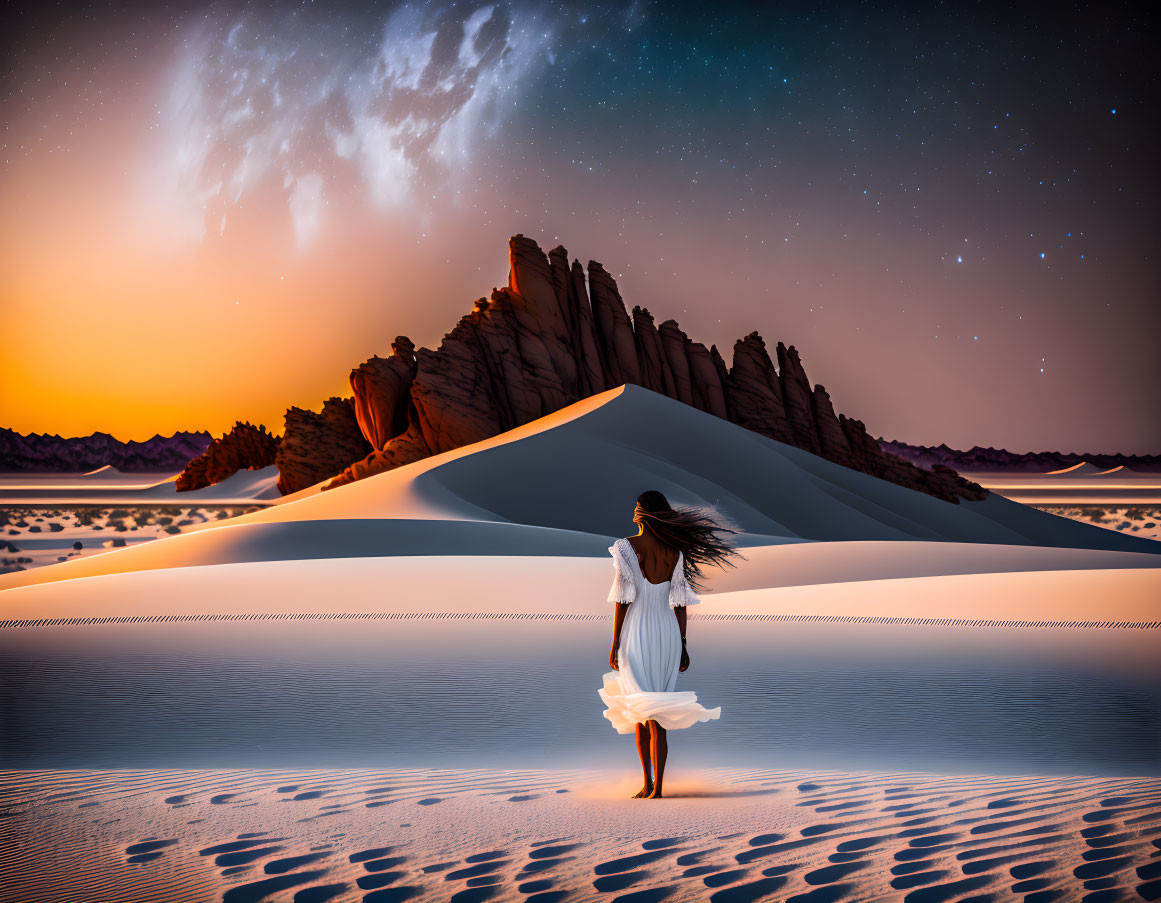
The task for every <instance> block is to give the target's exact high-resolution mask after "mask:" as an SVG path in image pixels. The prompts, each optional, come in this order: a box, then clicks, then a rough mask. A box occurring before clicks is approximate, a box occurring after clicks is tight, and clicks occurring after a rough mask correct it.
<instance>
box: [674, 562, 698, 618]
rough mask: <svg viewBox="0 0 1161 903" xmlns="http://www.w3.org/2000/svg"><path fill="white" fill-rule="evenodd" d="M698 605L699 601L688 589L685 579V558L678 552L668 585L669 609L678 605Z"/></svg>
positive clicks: (687, 582) (691, 590) (690, 589)
mask: <svg viewBox="0 0 1161 903" xmlns="http://www.w3.org/2000/svg"><path fill="white" fill-rule="evenodd" d="M700 603H701V599H699V598H698V597H697V594H696V593H694V591H693V589H692V588H690V585H689V581H688V580H686V579H685V556H684V555H682V554H681V553H680V552H678V553H677V567H675V568H674V569H673V578H672V580H671V582H670V584H669V607H670V608H676V607H677V606H678V605H699V604H700Z"/></svg>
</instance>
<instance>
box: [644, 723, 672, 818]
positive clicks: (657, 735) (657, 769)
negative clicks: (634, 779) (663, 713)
mask: <svg viewBox="0 0 1161 903" xmlns="http://www.w3.org/2000/svg"><path fill="white" fill-rule="evenodd" d="M649 729H650V730H651V731H652V734H653V738H652V739H653V743H652V752H653V774H654V775H656V777H655V778H654V779H653V789H652V790H651V791H650V792H649V794H648V795H647V797H646V798H647V799H651V800H659V799H661V779H662V778H663V777H664V776H665V757H666V755H668V753H669V741H668V740H666V738H665V728H663V727H662V726H661V725H660V724H658V723H657V722H656V721H650V722H649Z"/></svg>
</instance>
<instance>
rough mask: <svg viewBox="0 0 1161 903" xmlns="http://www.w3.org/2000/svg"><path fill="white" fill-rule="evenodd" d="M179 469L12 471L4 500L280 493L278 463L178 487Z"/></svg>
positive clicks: (159, 499)
mask: <svg viewBox="0 0 1161 903" xmlns="http://www.w3.org/2000/svg"><path fill="white" fill-rule="evenodd" d="M177 477H178V475H177V474H168V475H164V476H163V475H159V474H132V473H122V472H121V471H118V470H116V469H115V468H111V467H109V466H108V465H106V466H105V467H103V468H101V469H100V470H98V471H92V472H91V473H89V474H81V475H75V474H71V475H70V474H33V475H30V476H23V475H13V474H9V475H8V476H7V477H5V479H4V481H3V482H0V503H5V502H7V503H17V504H21V505H51V504H53V503H56V504H62V505H63V504H70V505H75V504H86V505H133V504H149V503H152V504H167V503H173V504H190V505H195V504H211V503H217V504H231V503H240V502H248V501H271V500H274V499H278V498H281V494H280V493H279V491H278V485H277V484H278V468H277V467H275V466H274V465H270V466H269V467H264V468H262V469H261V470H240V471H238V472H237V473H235V474H233V475H232V476H230V477H227V478H226V479H225V480H223V481H222V482H220V483H217V484H215V485H213V486H206V487H205V488H204V489H194V490H190V491H188V492H178V491H177V488H176V480H177Z"/></svg>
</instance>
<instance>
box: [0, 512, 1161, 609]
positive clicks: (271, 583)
mask: <svg viewBox="0 0 1161 903" xmlns="http://www.w3.org/2000/svg"><path fill="white" fill-rule="evenodd" d="M525 529H528V528H525ZM159 544H160V543H159V542H155V543H151V544H149V546H147V547H143V548H149V547H155V546H157V545H159ZM923 545H924V544H921V543H917V544H912V546H911V548H910V549H907V550H901V551H902V552H903V553H906V552H910V555H909V556H908V555H907V554H898V555H895V556H893V557H891V558H890V559H888V560H886V561H878V560H876V559H875V557H874V553H873V550H868V549H865V548H862V546H863V544H861V543H825V544H817V546H814V547H812V549H811V550H810V551H811V552H812V555H811V556H810V557H808V558H803V557H800V556H795V555H791V556H790V558H789V566H788V568H787V573H781V569H780V568H779V566H778V562H779V560H780V559H779V557H778V556H779V555H781V554H783V553H784V552H792V553H793V552H798V551H800V550H801V549H800V548H799V547H785V546H783V547H771V548H762V549H750V550H747V551H748V552H760V553H762V554H760V555H757V556H755V558H756V559H757V561H756V565H755V568H754V572H750V571H748V570H739V572H738V573H737V574H736V575H735V576H733V577H731V578H725V577H723V578H720V579H719V581H718V583H719V584H722V585H723V586H722V587H721V588H719V589H718V591H716V592H712V593H706V594H704V595H703V596H702V604H701V605H700V606H698V607H697V608H696V609H691V613H690V618H691V619H694V620H696V619H698V618H702V617H712V618H722V617H727V618H730V617H733V618H738V617H740V618H753V617H755V616H757V617H760V618H775V619H777V618H784V617H803V618H812V617H813V618H835V619H861V618H866V619H876V618H887V619H916V620H919V619H924V618H927V619H934V620H937V621H946V622H952V621H965V622H971V623H983V622H986V621H992V620H1013V621H1024V622H1068V621H1086V622H1092V623H1094V624H1095V623H1099V622H1114V623H1134V624H1147V623H1161V604H1159V603H1158V600H1161V568H1158V567H1156V566H1155V565H1153V566H1150V567H1140V566H1133V565H1134V563H1138V564H1139V563H1140V560H1141V559H1145V560H1146V561H1147V560H1148V559H1149V558H1151V557H1152V556H1136V555H1131V554H1130V553H1109V552H1097V553H1091V554H1092V556H1093V557H1090V558H1089V559H1088V560H1087V562H1086V564H1085V565H1083V566H1082V567H1081V568H1067V567H1060V568H1057V569H1050V570H1038V569H1035V568H1034V567H1032V568H1029V569H1026V570H1025V569H1016V570H1013V571H1010V572H1003V571H998V572H995V573H992V572H989V571H988V570H984V571H981V572H974V573H973V572H972V571H971V568H972V567H973V566H975V567H985V568H986V567H987V566H988V560H987V558H985V557H983V556H980V557H977V558H975V559H974V560H973V559H972V558H971V557H970V556H964V555H962V554H961V555H960V556H959V557H958V559H957V556H956V554H955V552H959V551H962V550H960V549H958V548H956V547H954V546H951V547H949V548H950V549H952V552H953V554H951V555H949V556H948V558H947V559H945V560H944V561H943V562H942V563H939V562H937V561H936V560H933V556H932V554H931V553H930V552H929V551H928V550H925V549H924V548H923ZM816 550H817V551H816ZM1012 551H1017V552H1018V551H1019V550H1008V549H1004V548H1002V547H1001V549H1000V555H999V559H1000V560H1001V561H1005V559H1006V563H1007V564H1008V565H1010V566H1012V565H1015V564H1017V563H1018V559H1015V558H1013V557H1012V555H1011V554H1005V553H1008V552H1012ZM1035 551H1036V552H1037V553H1038V554H1043V553H1044V552H1046V551H1047V552H1050V553H1051V552H1053V551H1054V550H1035ZM1061 551H1071V550H1061ZM108 554H110V555H114V554H121V550H116V551H114V552H110V553H108ZM1115 555H1122V556H1128V557H1129V558H1131V559H1133V562H1126V561H1120V560H1116V559H1114V558H1112V557H1111V556H1115ZM1102 556H1103V561H1102ZM1034 560H1035V559H1034V558H1033V559H1032V561H1034ZM1041 563H1042V564H1050V563H1053V562H1052V560H1051V558H1049V559H1046V560H1044V561H1042V562H1041ZM1056 563H1057V564H1059V563H1060V561H1059V560H1057V561H1056ZM1150 563H1151V562H1150ZM746 564H747V563H745V562H743V569H745V568H746ZM941 565H942V567H943V568H944V571H945V572H944V573H942V574H936V575H931V576H914V575H912V574H910V573H908V571H909V570H910V569H915V570H917V571H919V570H922V569H926V570H928V571H931V570H938V569H939V567H940V566H941ZM1110 565H1111V566H1110ZM888 573H895V574H896V576H885V575H886V574H888ZM764 575H765V579H764ZM610 579H611V570H610V564H609V561H608V557H607V553H606V557H605V558H596V557H567V556H561V555H553V554H551V553H546V554H543V555H538V556H534V557H526V556H506V555H499V554H497V555H470V554H463V555H451V556H446V557H445V556H422V555H419V556H409V555H399V556H394V557H357V558H339V559H335V558H328V559H306V560H299V561H255V562H247V563H242V564H228V565H209V566H196V567H186V568H183V569H182V570H181V571H180V574H178V573H175V572H173V571H171V570H168V569H164V568H154V569H144V570H139V571H129V572H125V573H114V574H107V575H101V576H97V577H86V578H81V579H76V580H66V581H53V582H48V583H41V584H32V585H28V586H23V587H19V588H15V589H10V590H8V591H7V592H5V593H4V594H3V595H0V626H9V625H11V624H12V623H14V622H22V623H34V622H37V621H41V620H54V621H76V620H84V619H96V618H114V619H130V618H136V619H139V620H142V621H148V620H165V619H170V618H173V617H176V616H183V617H199V616H205V617H209V618H217V617H231V618H233V617H243V616H248V617H252V618H259V619H261V618H263V617H283V616H293V617H306V616H314V617H318V616H324V617H325V616H328V615H336V616H337V615H342V616H349V615H352V614H357V615H384V616H409V617H415V616H419V617H424V618H427V619H433V620H439V619H441V618H457V617H463V616H473V617H493V616H505V617H509V616H515V617H521V616H523V617H530V618H542V617H546V616H552V617H564V618H566V619H567V618H580V619H590V618H603V617H608V616H609V615H610V612H609V610H608V609H609V606H607V605H606V604H605V601H604V599H605V594H606V593H607V591H608V584H609V581H610ZM792 579H794V580H798V581H801V582H798V583H789V582H786V581H789V580H792ZM765 582H768V583H769V584H770V585H768V586H764V585H762V584H763V583H765ZM546 586H551V587H552V590H551V592H546V591H545V587H546ZM726 587H728V588H726ZM159 600H164V603H163V604H159Z"/></svg>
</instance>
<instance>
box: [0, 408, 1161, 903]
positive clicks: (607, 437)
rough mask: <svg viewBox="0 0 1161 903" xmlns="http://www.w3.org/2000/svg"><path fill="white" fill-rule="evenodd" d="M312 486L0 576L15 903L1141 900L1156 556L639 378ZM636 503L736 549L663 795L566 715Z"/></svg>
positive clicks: (9, 881) (702, 633)
mask: <svg viewBox="0 0 1161 903" xmlns="http://www.w3.org/2000/svg"><path fill="white" fill-rule="evenodd" d="M251 476H253V475H251ZM321 488H322V487H321V486H315V487H311V488H310V489H307V490H304V491H303V492H300V493H297V494H296V495H294V496H288V497H286V498H283V499H280V500H279V499H274V500H268V501H270V502H271V503H270V504H269V505H267V507H264V508H263V509H262V510H257V511H252V512H251V513H249V514H245V515H242V516H240V517H237V518H232V519H230V520H229V521H228V522H226V523H221V524H218V523H212V522H210V523H206V524H202V525H189V526H188V527H187V528H186V530H185V531H183V532H182V533H179V534H175V535H172V536H165V537H164V538H160V539H156V540H153V541H151V542H148V543H142V544H139V545H137V546H133V547H129V546H127V547H125V548H120V549H113V550H111V551H108V552H105V553H102V554H100V555H98V556H94V557H91V558H87V559H85V558H82V559H79V560H71V561H67V562H63V563H60V564H55V565H51V566H49V567H44V568H38V569H34V570H29V571H24V572H18V573H12V574H7V575H0V657H2V658H3V660H4V661H5V662H6V663H7V664H8V665H9V667H10V669H11V671H10V673H11V674H12V675H13V678H12V680H11V681H10V682H9V683H8V685H7V686H6V687H5V688H4V689H3V691H2V699H0V701H2V702H3V706H4V710H5V711H6V712H8V713H10V715H11V717H10V718H9V719H8V720H7V723H6V728H5V729H6V731H8V734H7V741H8V742H7V743H6V744H5V748H4V751H3V760H2V761H3V765H4V767H7V768H8V769H9V771H7V772H6V773H5V774H4V775H3V778H2V780H0V794H2V807H3V808H2V812H0V814H2V815H3V816H5V817H3V818H0V871H2V873H3V880H4V882H5V886H6V887H8V888H10V889H15V890H12V891H11V892H12V893H14V894H15V897H14V899H21V900H38V899H45V900H49V899H69V900H88V899H92V900H121V899H125V900H140V899H159V900H160V899H188V900H212V899H222V900H226V901H246V900H259V899H263V900H265V899H269V900H281V901H292V900H293V901H295V903H306V901H312V900H314V901H321V900H330V899H333V900H343V901H345V900H366V901H371V903H375V901H379V903H381V901H385V900H404V899H409V898H416V899H456V900H462V901H469V900H483V899H497V900H509V899H511V900H536V901H541V903H543V901H554V900H564V899H569V900H590V899H591V900H596V899H608V900H624V901H626V903H629V901H650V900H663V899H670V900H704V899H714V900H718V901H748V900H760V899H770V900H789V899H796V900H801V901H811V903H820V901H834V900H839V899H842V900H848V899H849V900H881V899H898V900H910V901H916V903H923V901H938V900H951V899H968V898H972V897H975V898H977V899H1001V898H1003V897H1005V896H1008V895H1010V894H1013V893H1014V894H1016V895H1035V894H1043V896H1039V897H1034V898H1035V899H1061V900H1071V899H1080V898H1081V897H1082V896H1084V895H1085V894H1094V895H1095V896H1092V897H1091V899H1093V900H1104V899H1108V900H1112V899H1122V898H1128V897H1131V896H1132V895H1134V894H1136V895H1138V896H1140V897H1143V898H1145V899H1155V898H1157V897H1158V896H1161V886H1158V883H1157V882H1158V881H1159V880H1161V874H1158V872H1157V867H1156V865H1157V859H1156V858H1155V857H1156V854H1157V853H1158V844H1157V843H1156V841H1155V839H1156V838H1157V836H1158V830H1159V822H1161V779H1159V777H1158V775H1161V756H1159V755H1158V749H1157V748H1156V746H1155V745H1154V747H1153V748H1150V745H1151V744H1153V743H1154V741H1155V739H1156V737H1157V725H1158V724H1159V723H1161V691H1159V689H1158V688H1159V687H1161V666H1159V665H1158V663H1157V657H1156V654H1155V650H1156V644H1157V637H1158V630H1159V629H1161V604H1159V603H1161V569H1159V566H1161V555H1158V554H1157V553H1158V552H1159V551H1161V543H1157V542H1155V541H1151V540H1148V539H1143V538H1140V537H1137V536H1126V535H1121V534H1118V533H1115V532H1112V531H1108V530H1102V529H1100V528H1097V527H1093V526H1087V525H1084V524H1079V523H1076V522H1075V521H1072V520H1068V519H1065V518H1060V517H1055V516H1052V515H1050V514H1046V513H1044V512H1041V511H1037V510H1035V509H1032V508H1029V507H1027V506H1025V505H1021V504H1019V503H1017V502H1014V501H1011V500H1009V499H1006V498H1002V497H1000V496H998V495H992V496H991V497H989V498H988V499H987V500H985V501H982V502H963V503H961V504H959V505H952V504H949V503H947V502H944V501H940V500H938V499H934V498H932V497H930V496H926V495H923V494H920V493H917V492H913V491H911V490H908V489H904V488H902V487H899V486H896V485H894V484H890V483H886V482H884V481H881V480H877V479H875V478H873V477H869V476H867V475H865V474H862V473H858V472H856V471H852V470H849V469H847V468H843V467H841V466H839V465H836V464H833V463H831V462H828V461H825V460H823V459H821V458H818V457H815V456H813V455H810V454H809V453H806V452H803V451H801V450H799V449H795V448H792V447H790V446H786V445H784V444H782V443H778V442H775V441H773V440H770V439H767V438H764V437H761V436H758V435H756V434H753V433H750V432H748V431H746V430H743V429H741V428H739V427H736V426H734V425H732V424H730V423H728V422H725V421H722V420H719V419H717V418H714V417H711V416H710V415H707V414H704V413H702V412H699V411H697V410H695V409H693V408H689V407H687V406H684V405H681V404H679V403H678V402H675V401H672V400H670V399H667V398H664V397H663V396H660V395H657V394H656V393H651V392H648V391H647V390H644V389H641V388H639V387H636V386H626V387H622V388H620V389H616V390H612V391H610V392H606V393H602V394H601V395H599V396H594V397H592V398H589V399H585V400H584V401H582V402H579V403H578V404H575V405H572V406H570V407H569V408H566V409H564V410H562V411H559V412H557V413H556V414H554V415H552V416H550V417H547V418H544V419H543V420H540V421H536V422H534V423H531V424H527V425H525V426H524V427H521V428H519V429H517V430H513V431H511V432H509V433H505V434H503V435H501V436H497V437H494V438H493V439H489V440H486V441H485V442H481V443H477V444H476V445H473V446H468V447H465V448H462V449H457V450H456V451H454V452H450V453H448V454H445V455H439V456H436V457H433V458H430V459H426V460H423V461H420V462H417V463H415V464H412V465H409V466H407V467H403V468H399V469H398V470H395V471H391V472H388V473H385V474H380V475H378V476H375V477H371V478H369V479H366V480H363V481H360V482H357V483H354V484H351V485H348V486H343V487H339V488H336V489H334V490H328V491H325V492H324V491H321ZM647 488H656V489H660V490H662V491H663V492H665V493H666V494H667V495H668V496H669V497H670V499H671V500H672V501H673V502H674V503H678V504H681V503H686V504H690V503H695V504H709V505H715V506H718V507H720V508H721V509H722V510H723V511H725V512H726V513H727V514H729V515H730V516H731V517H732V518H734V519H735V520H736V521H737V522H738V523H739V524H740V525H741V526H742V528H743V530H744V533H743V534H742V535H740V536H739V537H737V542H738V545H739V547H740V549H741V551H742V553H743V554H744V555H745V556H746V559H747V560H745V561H739V562H738V563H737V564H738V567H737V569H736V570H726V571H725V572H721V573H719V572H717V571H711V572H710V573H708V574H706V575H705V576H706V579H707V582H708V583H709V585H710V589H709V591H707V592H706V593H704V594H703V596H702V604H701V605H699V606H697V607H695V608H694V609H692V610H691V612H690V622H689V623H690V635H691V646H692V648H693V649H694V654H695V656H696V666H695V668H694V669H691V671H690V672H689V673H688V675H683V677H682V681H686V683H684V684H681V683H679V688H682V687H683V686H685V687H692V688H694V689H696V690H698V691H699V693H700V694H702V696H703V698H704V701H705V702H706V704H708V705H717V704H721V705H722V706H723V715H722V721H721V723H720V724H719V723H718V722H714V723H713V724H712V725H695V726H694V727H693V728H692V729H691V731H689V732H678V733H677V734H675V735H674V736H673V738H672V739H671V753H670V756H671V760H670V761H671V765H670V768H671V771H670V773H669V774H668V775H667V790H668V796H669V799H666V800H660V801H640V800H630V799H628V798H627V797H628V796H630V795H631V793H632V792H633V791H634V790H635V789H636V786H639V774H637V773H635V772H636V766H635V757H634V755H633V752H632V749H631V744H628V743H626V741H625V738H623V737H619V736H618V735H616V734H615V733H614V732H612V731H611V730H609V729H608V726H607V725H604V724H603V723H602V721H601V717H600V703H599V700H598V698H597V695H596V688H597V687H598V686H599V685H600V674H601V672H602V671H603V670H606V669H607V665H606V664H605V662H604V661H603V659H604V658H605V657H606V656H607V651H608V648H607V644H608V634H609V631H610V628H611V612H610V611H608V606H607V605H606V604H605V602H604V599H605V593H606V592H607V589H608V585H609V581H610V579H611V576H612V571H611V560H610V558H609V555H608V551H607V547H608V546H609V545H610V544H611V542H612V540H613V539H614V538H616V537H617V536H624V535H631V534H632V533H634V532H636V530H635V527H634V525H633V524H632V522H631V514H632V506H633V500H634V499H635V497H636V496H637V495H638V494H639V493H640V492H641V491H643V490H644V489H647ZM441 661H443V662H444V664H443V665H441V664H440V662H441ZM441 667H442V668H444V670H443V671H441V670H440V668H441ZM271 692H273V694H274V695H273V696H271V695H269V694H270V693H271ZM280 695H281V696H285V697H286V698H285V699H281V698H279V696H280ZM715 729H716V730H717V731H718V733H715ZM602 731H603V733H602ZM695 732H700V733H696V735H694V734H695ZM687 734H688V735H689V736H686V735H687ZM473 737H474V742H473ZM719 741H720V742H719ZM812 743H815V744H816V745H815V746H813V747H812V745H811V744H812ZM209 751H212V752H213V754H212V755H211V754H210V752H209ZM312 757H314V759H312ZM312 760H318V761H320V763H321V762H322V760H325V763H326V767H324V768H313V769H312V768H310V767H308V766H307V765H305V764H303V763H306V762H309V761H312ZM474 760H475V761H474ZM277 762H294V763H296V764H294V765H293V767H281V766H277V765H272V764H271V763H277ZM424 762H427V763H428V764H427V765H426V766H424V765H423V763H424ZM473 762H474V764H473ZM586 763H587V764H586ZM614 763H615V764H614ZM437 764H438V765H439V766H440V767H435V766H436V765H437ZM421 766H422V767H421ZM582 766H583V767H582ZM46 769H52V770H46ZM635 779H636V781H637V783H636V784H635ZM28 838H35V841H34V842H32V843H30V842H29V840H28ZM48 838H51V839H52V844H51V845H50V844H49V843H48V842H47V839H48ZM50 846H51V848H52V849H53V850H54V852H53V853H52V854H51V855H50V854H49V852H48V851H49V849H50Z"/></svg>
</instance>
